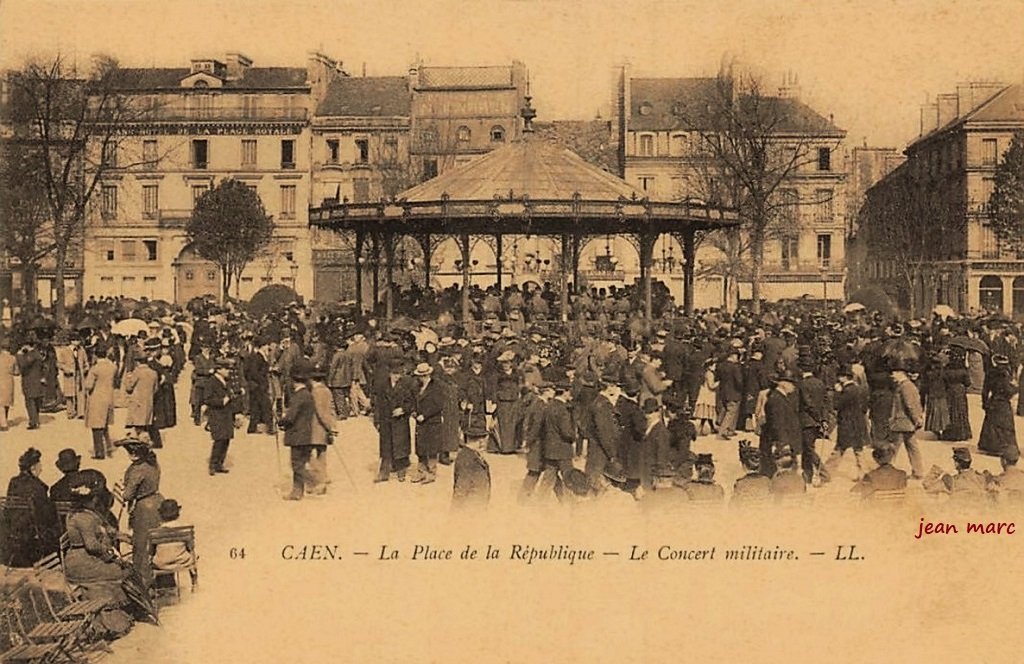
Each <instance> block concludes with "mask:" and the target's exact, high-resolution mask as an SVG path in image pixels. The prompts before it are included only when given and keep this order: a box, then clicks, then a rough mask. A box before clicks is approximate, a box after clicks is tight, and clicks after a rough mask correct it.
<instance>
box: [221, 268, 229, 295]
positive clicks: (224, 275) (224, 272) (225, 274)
mask: <svg viewBox="0 0 1024 664" xmlns="http://www.w3.org/2000/svg"><path fill="white" fill-rule="evenodd" d="M220 278H221V279H222V280H223V281H224V283H222V284H221V289H220V291H221V292H220V303H221V304H224V303H225V302H227V301H228V298H229V297H230V296H231V268H229V267H228V266H226V265H225V266H224V267H222V268H221V270H220Z"/></svg>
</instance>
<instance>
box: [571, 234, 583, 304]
mask: <svg viewBox="0 0 1024 664" xmlns="http://www.w3.org/2000/svg"><path fill="white" fill-rule="evenodd" d="M572 291H573V293H575V294H577V295H579V294H580V293H581V292H582V291H581V290H580V236H579V235H577V234H576V233H573V234H572Z"/></svg>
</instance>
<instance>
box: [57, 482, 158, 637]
mask: <svg viewBox="0 0 1024 664" xmlns="http://www.w3.org/2000/svg"><path fill="white" fill-rule="evenodd" d="M102 488H103V487H101V486H98V485H96V484H94V483H92V482H90V480H89V478H88V476H82V478H81V479H80V480H78V481H76V482H75V483H73V484H72V486H71V487H70V490H71V494H72V496H73V503H74V509H73V511H72V512H71V514H69V515H68V519H67V535H68V547H69V548H68V551H67V554H66V555H65V557H64V574H65V576H66V577H67V580H68V582H69V583H71V584H73V585H75V586H77V587H78V588H79V589H80V590H81V593H82V599H88V600H97V599H102V600H105V601H106V602H107V606H106V608H105V609H104V610H103V612H102V613H101V614H100V622H101V623H102V625H103V627H104V629H105V630H106V636H107V637H109V638H116V637H119V636H123V635H124V634H126V633H127V632H128V630H129V629H131V625H132V619H131V617H130V616H129V615H128V614H127V613H126V612H125V611H126V610H128V609H130V610H131V611H132V612H133V613H135V614H137V615H139V617H140V618H143V619H150V620H154V621H155V619H156V610H155V608H154V607H153V605H152V603H151V602H150V601H149V597H148V593H147V592H146V589H145V586H144V585H143V584H142V580H141V579H140V578H139V576H138V574H137V573H136V572H135V570H134V569H133V568H132V566H131V565H130V564H129V563H128V562H127V561H124V560H122V559H121V558H120V556H118V554H117V551H116V549H115V548H114V542H115V541H116V539H117V533H116V532H115V531H114V529H113V528H112V527H111V526H110V525H109V524H108V523H107V522H106V521H105V520H104V518H103V516H102V512H103V506H102V497H101V490H102Z"/></svg>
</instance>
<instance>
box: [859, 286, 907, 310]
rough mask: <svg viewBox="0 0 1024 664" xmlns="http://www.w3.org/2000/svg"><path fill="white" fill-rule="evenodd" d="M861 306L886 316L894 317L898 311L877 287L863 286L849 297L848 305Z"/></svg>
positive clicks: (890, 299) (889, 298)
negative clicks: (856, 303) (855, 303)
mask: <svg viewBox="0 0 1024 664" xmlns="http://www.w3.org/2000/svg"><path fill="white" fill-rule="evenodd" d="M854 302H858V303H860V304H863V305H864V307H865V308H866V309H868V310H869V311H878V312H881V313H882V314H884V315H886V316H895V315H896V314H897V312H898V311H899V310H898V308H897V307H896V304H895V303H894V302H893V301H892V298H891V297H889V296H888V295H887V294H886V292H885V291H883V290H882V289H881V288H878V287H877V286H865V287H864V288H861V289H860V290H858V291H857V292H856V293H854V294H853V295H852V296H851V297H850V303H851V304H852V303H854Z"/></svg>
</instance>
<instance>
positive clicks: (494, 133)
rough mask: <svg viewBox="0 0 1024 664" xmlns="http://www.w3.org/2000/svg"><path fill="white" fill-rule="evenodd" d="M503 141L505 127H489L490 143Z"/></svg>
mask: <svg viewBox="0 0 1024 664" xmlns="http://www.w3.org/2000/svg"><path fill="white" fill-rule="evenodd" d="M504 142H505V128H504V127H502V126H501V125H494V126H493V127H491V143H504Z"/></svg>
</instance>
